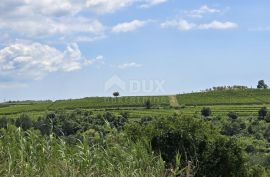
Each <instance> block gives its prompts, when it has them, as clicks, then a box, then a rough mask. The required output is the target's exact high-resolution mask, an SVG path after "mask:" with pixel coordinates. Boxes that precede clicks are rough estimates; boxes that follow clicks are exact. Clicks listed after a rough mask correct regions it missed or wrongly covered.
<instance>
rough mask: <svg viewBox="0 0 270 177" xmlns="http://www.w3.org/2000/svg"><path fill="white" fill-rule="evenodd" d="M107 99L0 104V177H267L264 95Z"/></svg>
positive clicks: (243, 91) (268, 124)
mask: <svg viewBox="0 0 270 177" xmlns="http://www.w3.org/2000/svg"><path fill="white" fill-rule="evenodd" d="M260 83H261V84H262V82H259V84H260ZM264 84H265V83H264ZM113 95H114V96H115V97H93V98H83V99H75V100H58V101H55V102H52V101H37V102H35V101H24V102H7V103H2V104H0V149H1V150H0V176H27V177H28V176H30V177H31V176H162V177H165V176H166V177H167V176H168V177H170V176H181V177H182V176H183V177H186V176H189V177H204V176H209V177H216V176H220V177H228V176H230V177H231V176H232V177H267V176H270V168H269V166H270V113H269V111H268V110H269V108H270V102H269V101H270V90H268V89H248V88H247V87H244V86H233V87H214V88H213V89H208V90H207V91H204V92H200V93H190V94H180V95H176V96H148V97H147V96H142V97H120V94H119V93H118V94H116V93H114V94H113Z"/></svg>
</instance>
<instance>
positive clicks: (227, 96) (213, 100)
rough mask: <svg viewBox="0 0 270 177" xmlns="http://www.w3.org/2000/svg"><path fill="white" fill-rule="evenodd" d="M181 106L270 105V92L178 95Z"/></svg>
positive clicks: (249, 91) (247, 91)
mask: <svg viewBox="0 0 270 177" xmlns="http://www.w3.org/2000/svg"><path fill="white" fill-rule="evenodd" d="M177 100H178V102H179V104H183V105H187V106H195V105H253V104H254V105H263V104H270V90H268V89H267V90H258V89H247V90H223V91H211V92H199V93H189V94H180V95H177Z"/></svg>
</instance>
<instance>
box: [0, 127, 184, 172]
mask: <svg viewBox="0 0 270 177" xmlns="http://www.w3.org/2000/svg"><path fill="white" fill-rule="evenodd" d="M181 173H182V172H181ZM175 174H176V173H175V172H174V173H172V172H169V171H168V170H166V168H165V163H164V161H163V160H162V159H161V158H160V157H159V156H155V155H154V154H152V153H151V151H150V150H149V149H148V148H147V147H145V145H144V143H141V142H138V143H133V142H130V141H128V140H125V141H118V140H117V139H113V138H111V140H110V141H107V144H106V146H101V145H97V144H96V145H92V146H89V143H88V142H86V141H84V142H80V143H78V144H77V145H68V144H66V142H65V141H63V140H62V139H60V138H56V137H54V136H52V135H51V136H48V137H43V136H41V135H40V134H39V132H36V131H26V132H24V131H23V130H22V129H17V128H15V127H13V126H9V127H8V128H7V130H4V129H1V131H0V176H3V177H5V176H20V177H32V176H44V177H45V176H46V177H56V176H65V177H73V176H74V177H75V176H76V177H77V176H95V177H96V176H112V177H114V176H115V177H127V176H134V177H135V176H136V177H137V176H138V177H139V176H146V177H147V176H149V177H150V176H153V177H156V176H157V177H158V176H176V175H175ZM177 175H179V172H178V173H177Z"/></svg>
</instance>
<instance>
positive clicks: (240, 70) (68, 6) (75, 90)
mask: <svg viewBox="0 0 270 177" xmlns="http://www.w3.org/2000/svg"><path fill="white" fill-rule="evenodd" d="M269 7H270V1H269V0H260V1H254V0H239V1H235V0H219V1H216V0H196V1H195V0H189V1H187V0H1V3H0V32H1V35H0V101H3V100H24V99H64V98H80V97H86V96H104V95H105V96H106V95H111V92H112V91H113V90H118V89H119V91H120V92H121V95H149V94H152V95H158V94H175V93H182V92H190V91H197V90H200V89H205V88H208V87H212V86H217V85H233V84H238V85H247V86H253V87H254V86H255V85H256V82H257V81H258V80H259V79H265V80H267V79H268V80H269V82H270V77H269V76H270V69H269V64H270V40H269V39H270V21H269V19H270V11H269Z"/></svg>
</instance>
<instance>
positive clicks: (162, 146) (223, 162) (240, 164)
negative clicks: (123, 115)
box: [127, 117, 246, 177]
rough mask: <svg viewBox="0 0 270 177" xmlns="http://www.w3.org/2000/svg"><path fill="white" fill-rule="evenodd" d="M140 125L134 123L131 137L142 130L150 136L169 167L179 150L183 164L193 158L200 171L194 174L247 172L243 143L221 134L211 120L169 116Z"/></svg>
mask: <svg viewBox="0 0 270 177" xmlns="http://www.w3.org/2000/svg"><path fill="white" fill-rule="evenodd" d="M138 125H140V124H137V126H138ZM141 127H142V128H138V127H137V128H138V130H136V126H133V127H132V128H133V129H132V131H131V130H128V132H127V133H128V134H129V135H130V136H131V137H134V136H137V137H138V135H139V134H140V135H141V136H143V137H147V138H148V139H150V141H151V145H152V149H153V151H154V152H156V153H157V154H161V157H162V158H163V159H164V160H165V161H166V164H167V166H168V167H171V166H175V165H176V161H175V157H176V156H177V154H178V153H179V154H180V156H181V159H182V160H181V166H188V165H190V162H191V168H192V169H193V171H196V172H197V173H196V174H194V175H195V176H208V177H216V176H220V177H228V176H232V177H244V176H246V167H245V161H244V156H243V151H242V148H241V147H240V145H239V144H238V143H237V141H236V140H235V139H231V138H225V137H224V136H221V135H219V132H218V130H216V129H215V128H214V127H213V126H212V125H211V124H210V123H209V122H205V121H202V120H200V119H196V118H192V117H169V118H159V119H155V120H153V121H152V123H149V124H143V125H142V126H141ZM137 131H138V132H137ZM141 138H142V137H140V138H139V139H141Z"/></svg>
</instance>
